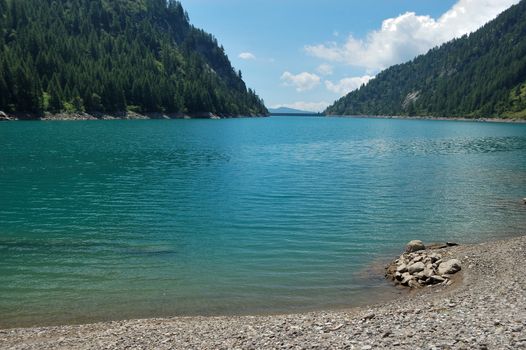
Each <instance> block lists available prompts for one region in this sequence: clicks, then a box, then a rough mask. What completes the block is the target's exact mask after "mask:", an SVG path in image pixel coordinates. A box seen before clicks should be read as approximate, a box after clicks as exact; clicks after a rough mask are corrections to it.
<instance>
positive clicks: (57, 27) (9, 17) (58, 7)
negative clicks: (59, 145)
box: [0, 0, 267, 114]
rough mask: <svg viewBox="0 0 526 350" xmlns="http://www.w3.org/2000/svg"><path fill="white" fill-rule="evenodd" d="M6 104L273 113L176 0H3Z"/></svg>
mask: <svg viewBox="0 0 526 350" xmlns="http://www.w3.org/2000/svg"><path fill="white" fill-rule="evenodd" d="M0 110H3V111H6V112H32V113H43V112H51V113H58V112H64V111H65V112H84V111H87V112H108V113H112V112H121V111H126V110H129V111H135V112H139V113H146V112H164V113H198V112H212V113H225V114H263V113H267V110H266V108H265V106H264V103H263V101H262V100H261V99H260V98H259V97H258V96H257V94H256V93H255V92H254V91H253V90H251V89H247V87H246V85H245V83H244V82H243V80H242V76H241V72H237V71H235V70H234V68H233V67H232V65H231V63H230V61H229V59H228V57H227V55H226V54H225V51H224V48H223V47H222V46H220V45H219V44H218V42H217V40H216V39H215V38H214V37H213V36H212V35H210V34H208V33H206V32H204V31H203V30H200V29H197V28H195V27H194V26H192V25H191V24H190V23H189V19H188V14H187V13H186V12H185V11H184V9H183V8H182V6H181V4H180V3H179V2H178V1H174V0H168V1H166V0H0Z"/></svg>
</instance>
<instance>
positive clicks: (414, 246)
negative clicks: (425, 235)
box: [405, 240, 426, 253]
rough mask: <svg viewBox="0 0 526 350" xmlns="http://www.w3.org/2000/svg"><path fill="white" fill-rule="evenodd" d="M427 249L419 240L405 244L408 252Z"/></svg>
mask: <svg viewBox="0 0 526 350" xmlns="http://www.w3.org/2000/svg"><path fill="white" fill-rule="evenodd" d="M425 249H426V247H425V245H424V243H423V242H422V241H419V240H414V241H411V242H409V243H407V245H406V246H405V251H406V252H408V253H412V252H417V251H419V250H425Z"/></svg>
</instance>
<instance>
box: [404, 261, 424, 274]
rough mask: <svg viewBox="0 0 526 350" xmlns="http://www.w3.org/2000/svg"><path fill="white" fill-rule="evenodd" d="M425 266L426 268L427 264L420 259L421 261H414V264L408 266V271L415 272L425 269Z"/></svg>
mask: <svg viewBox="0 0 526 350" xmlns="http://www.w3.org/2000/svg"><path fill="white" fill-rule="evenodd" d="M425 268H426V266H425V265H424V263H423V262H421V261H419V262H417V263H414V264H413V265H411V266H409V267H408V268H407V271H409V273H410V274H415V273H417V272H420V271H424V269H425Z"/></svg>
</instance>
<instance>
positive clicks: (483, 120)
mask: <svg viewBox="0 0 526 350" xmlns="http://www.w3.org/2000/svg"><path fill="white" fill-rule="evenodd" d="M327 117H334V118H354V119H399V120H450V121H451V120H454V121H460V122H476V123H517V124H523V123H526V119H512V118H463V117H426V116H414V117H409V116H403V115H383V116H382V115H344V116H340V115H327Z"/></svg>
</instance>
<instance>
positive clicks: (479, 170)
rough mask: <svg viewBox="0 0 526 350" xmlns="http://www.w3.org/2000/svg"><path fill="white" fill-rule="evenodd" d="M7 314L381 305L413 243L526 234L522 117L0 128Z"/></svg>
mask: <svg viewBox="0 0 526 350" xmlns="http://www.w3.org/2000/svg"><path fill="white" fill-rule="evenodd" d="M0 140H1V141H0V145H1V151H0V186H1V192H0V326H2V327H9V326H15V325H33V324H54V323H66V322H85V321H93V320H106V319H115V318H128V317H150V316H167V315H187V314H192V315H193V314H203V315H208V314H231V313H240V314H250V313H266V312H270V313H273V312H291V311H303V310H310V309H319V308H332V307H342V306H352V305H356V304H359V303H362V302H365V301H374V300H376V298H380V297H381V296H382V295H385V294H383V293H384V292H385V290H383V291H382V288H381V287H382V286H385V282H384V281H382V279H381V276H380V278H370V277H368V276H367V274H366V273H364V271H367V268H368V267H369V266H370V265H371V264H373V263H374V262H375V261H378V260H381V259H382V258H385V257H386V256H390V255H394V254H397V253H399V251H400V250H401V249H402V248H403V245H404V244H405V243H406V242H407V241H408V240H410V239H415V238H419V239H422V240H424V241H427V242H430V241H458V242H462V243H466V242H477V241H482V240H488V239H493V238H499V237H506V236H512V235H516V234H518V233H520V231H521V230H523V231H522V232H524V227H525V223H526V206H525V205H523V204H522V202H521V199H522V198H523V197H526V125H525V124H522V125H513V124H489V123H468V122H455V121H408V120H389V119H343V118H298V117H290V118H286V117H275V118H265V119H235V120H168V121H161V120H152V121H103V122H101V121H99V122H15V123H2V124H0Z"/></svg>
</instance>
